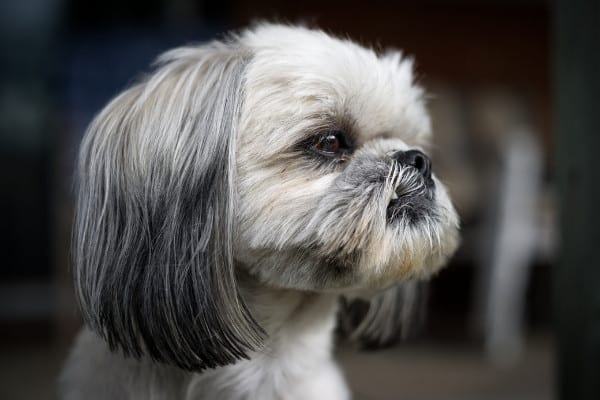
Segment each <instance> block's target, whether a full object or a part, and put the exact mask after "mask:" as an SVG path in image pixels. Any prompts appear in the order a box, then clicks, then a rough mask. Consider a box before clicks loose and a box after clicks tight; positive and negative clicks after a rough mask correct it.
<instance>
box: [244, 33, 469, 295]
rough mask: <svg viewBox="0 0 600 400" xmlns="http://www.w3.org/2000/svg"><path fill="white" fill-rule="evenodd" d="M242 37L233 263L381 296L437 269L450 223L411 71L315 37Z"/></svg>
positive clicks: (450, 243) (264, 276)
mask: <svg viewBox="0 0 600 400" xmlns="http://www.w3.org/2000/svg"><path fill="white" fill-rule="evenodd" d="M242 42H243V43H244V44H245V45H247V46H248V47H249V48H251V49H252V51H253V54H254V57H253V59H252V61H251V62H250V64H249V65H248V68H247V70H246V76H245V95H244V101H243V108H242V112H241V120H240V126H239V131H238V135H239V136H238V142H237V171H238V176H237V179H238V180H237V185H238V193H239V211H238V220H237V221H236V222H237V223H238V224H239V229H238V232H239V235H238V237H237V238H236V239H237V240H236V250H235V257H236V258H238V260H239V261H240V262H241V263H242V264H244V266H245V267H247V268H248V269H249V270H250V271H251V272H252V273H253V274H255V275H257V276H258V277H260V279H261V280H263V281H264V282H267V283H269V284H273V285H277V286H283V287H291V288H301V289H309V290H314V289H318V290H321V289H348V288H362V287H365V286H366V287H384V286H386V285H389V284H391V283H393V282H397V281H400V280H406V279H409V278H415V277H416V278H421V277H425V276H428V275H430V274H431V273H432V272H435V271H436V270H437V269H438V268H439V267H440V266H441V265H442V264H443V263H444V262H445V261H446V259H447V257H448V256H449V255H450V254H451V253H452V252H453V251H454V250H455V248H456V244H457V217H456V213H455V211H454V209H453V207H452V205H451V203H450V202H449V200H448V196H447V194H446V190H445V189H444V187H443V185H442V184H441V183H440V182H439V181H438V180H437V179H436V178H435V176H434V175H433V174H432V173H431V168H430V161H429V159H428V157H427V156H426V155H425V154H424V153H423V152H422V147H421V146H423V145H425V144H426V143H427V140H428V137H429V135H430V124H429V118H428V114H427V112H426V110H425V106H424V104H423V102H424V100H423V95H424V94H423V91H422V90H421V88H419V87H418V86H415V85H414V83H413V76H412V63H411V62H410V61H408V60H403V59H402V58H401V56H400V54H398V53H388V54H386V55H383V56H377V55H376V54H375V53H374V52H373V51H371V50H367V49H365V48H362V47H360V46H357V45H356V44H354V43H351V42H348V41H341V40H338V39H335V38H331V37H329V36H327V35H325V34H323V33H322V32H315V31H307V30H298V29H290V28H287V27H279V26H275V27H273V26H271V27H267V28H263V29H260V30H258V31H255V32H252V33H249V34H247V35H246V36H245V37H243V38H242Z"/></svg>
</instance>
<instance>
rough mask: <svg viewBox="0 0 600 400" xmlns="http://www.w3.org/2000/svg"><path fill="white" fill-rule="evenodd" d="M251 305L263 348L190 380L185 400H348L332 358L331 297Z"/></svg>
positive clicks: (290, 297) (289, 296)
mask: <svg viewBox="0 0 600 400" xmlns="http://www.w3.org/2000/svg"><path fill="white" fill-rule="evenodd" d="M260 297H261V299H256V298H255V299H254V301H256V303H255V304H261V303H262V304H264V306H262V307H261V306H258V307H257V309H256V310H257V312H258V314H259V318H260V319H261V321H262V323H263V326H264V327H265V330H266V331H267V332H269V338H270V339H269V340H268V343H267V346H266V347H265V348H264V349H263V350H262V351H261V352H257V353H254V354H252V356H251V359H250V360H244V361H241V362H238V363H236V364H234V365H231V366H226V367H222V368H218V369H216V370H212V371H208V372H205V373H202V374H197V375H195V376H194V377H193V378H192V381H191V382H190V386H189V389H188V396H187V398H188V399H189V400H197V399H203V398H211V399H213V398H215V399H219V398H223V399H333V400H336V399H348V398H349V397H350V396H349V392H348V389H347V388H346V384H345V382H344V378H343V376H342V374H341V372H340V371H339V369H338V367H337V365H336V364H335V362H334V360H333V359H332V356H331V350H332V334H333V329H334V326H335V312H336V308H337V307H336V304H337V299H336V298H335V296H329V295H311V296H306V295H298V294H295V293H283V294H273V293H269V294H266V295H265V294H264V293H261V295H260Z"/></svg>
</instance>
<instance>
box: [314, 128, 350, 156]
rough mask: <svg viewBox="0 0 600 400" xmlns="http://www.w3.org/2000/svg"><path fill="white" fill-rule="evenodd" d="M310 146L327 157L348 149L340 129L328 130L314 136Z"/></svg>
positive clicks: (342, 152)
mask: <svg viewBox="0 0 600 400" xmlns="http://www.w3.org/2000/svg"><path fill="white" fill-rule="evenodd" d="M310 148H311V150H313V151H315V152H317V153H319V154H322V155H324V156H327V157H336V156H338V155H341V154H344V153H346V152H348V151H349V150H350V146H349V145H348V140H347V139H346V135H345V134H344V132H341V131H330V132H325V133H322V134H320V135H316V136H314V137H313V138H312V140H311V143H310Z"/></svg>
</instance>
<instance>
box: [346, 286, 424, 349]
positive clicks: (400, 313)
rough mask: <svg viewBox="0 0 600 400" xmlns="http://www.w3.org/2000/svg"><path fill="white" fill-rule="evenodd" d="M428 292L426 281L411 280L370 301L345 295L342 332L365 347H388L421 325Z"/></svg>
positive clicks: (375, 296)
mask: <svg viewBox="0 0 600 400" xmlns="http://www.w3.org/2000/svg"><path fill="white" fill-rule="evenodd" d="M426 291H427V283H426V282H418V281H409V282H403V283H399V284H397V285H394V286H392V287H390V288H388V289H387V290H385V291H384V292H382V293H378V294H376V295H374V296H373V297H372V298H370V299H369V300H363V299H352V300H348V299H346V298H343V307H342V310H341V313H340V331H341V333H342V334H343V335H344V336H346V337H347V338H348V339H349V340H351V341H355V342H358V343H359V344H360V346H361V347H363V348H368V349H377V348H383V347H389V346H391V345H393V344H395V343H396V342H397V341H398V340H399V339H401V338H402V339H404V338H406V337H407V336H409V334H410V333H411V332H415V331H417V330H418V329H419V328H420V327H421V325H422V323H423V317H424V314H425V305H426V298H427V294H426Z"/></svg>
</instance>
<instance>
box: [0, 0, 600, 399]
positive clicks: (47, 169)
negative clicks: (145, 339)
mask: <svg viewBox="0 0 600 400" xmlns="http://www.w3.org/2000/svg"><path fill="white" fill-rule="evenodd" d="M597 3H598V2H596V1H589V0H588V1H583V0H580V1H575V2H567V1H561V0H557V1H556V2H554V3H551V2H549V1H545V0H520V1H519V0H506V1H500V0H487V1H485V0H479V1H477V0H453V1H450V0H420V1H416V0H405V1H396V2H384V1H378V0H373V1H370V2H367V3H365V2H361V1H354V0H345V1H339V0H318V1H317V0H304V1H298V2H287V3H286V2H276V1H272V0H254V1H248V0H222V1H211V0H204V1H195V0H171V1H169V0H144V1H142V0H133V1H124V0H87V1H76V0H3V1H2V2H0V50H1V51H0V54H2V61H1V62H0V187H1V188H2V192H1V197H0V221H1V223H0V226H1V229H0V246H1V247H0V252H1V253H0V254H1V258H0V260H1V261H0V399H53V398H55V397H56V395H55V379H56V377H57V374H58V373H59V371H60V368H61V365H62V362H63V360H64V357H65V355H66V354H67V352H68V348H69V345H70V343H71V340H72V338H73V336H74V334H75V333H76V332H77V330H78V328H79V326H80V320H79V318H78V315H77V310H76V306H75V302H74V299H73V293H72V287H71V278H70V270H69V268H70V267H69V235H70V225H71V220H72V190H71V189H72V176H73V165H74V159H75V155H76V151H77V148H78V144H79V142H80V140H81V137H82V134H83V132H84V129H85V127H86V125H87V124H88V123H89V122H90V120H91V118H92V117H93V115H94V114H95V113H96V112H98V111H99V110H100V109H101V107H102V106H103V105H104V104H106V102H107V101H108V100H109V99H110V98H111V97H113V96H114V95H116V94H117V93H118V92H119V91H121V90H122V89H123V88H125V87H126V86H127V85H128V84H130V83H131V82H132V81H133V80H134V79H135V78H136V77H139V76H140V74H141V73H142V72H144V71H147V70H148V65H149V63H150V62H151V61H152V60H153V59H154V58H155V57H156V56H157V55H158V54H159V53H160V52H162V51H164V50H166V49H169V48H171V47H174V46H177V45H182V44H186V43H190V42H202V41H205V40H209V39H211V38H214V37H217V36H218V35H221V34H222V33H223V32H224V31H227V30H229V29H238V28H241V27H243V26H246V25H247V24H249V23H252V22H253V21H256V20H261V19H269V20H279V21H290V22H305V23H307V24H309V25H311V26H317V27H321V28H324V29H326V30H328V31H330V32H332V33H336V34H342V35H348V36H349V37H351V38H353V39H355V40H358V41H359V42H361V43H364V44H373V45H374V46H375V47H376V48H385V47H395V48H401V49H403V51H404V52H405V54H409V55H412V56H413V57H414V58H415V60H416V65H417V71H418V80H419V82H421V83H422V84H423V85H424V86H425V87H426V88H427V90H428V92H429V93H430V94H431V100H430V103H429V108H430V110H431V112H432V115H433V125H434V133H435V146H434V148H433V152H434V154H433V159H434V170H435V171H436V172H437V174H438V175H440V176H441V178H442V179H443V180H444V181H445V182H446V183H447V185H448V187H449V189H450V191H451V195H452V197H453V199H454V201H455V204H456V206H457V209H458V210H459V213H460V215H461V219H462V235H463V244H462V247H461V248H460V250H459V251H458V253H457V254H456V256H455V257H454V258H453V260H452V262H451V265H450V267H449V268H447V269H445V270H444V271H443V272H442V273H440V274H439V276H437V277H436V278H435V279H434V280H433V281H432V282H431V284H430V286H429V296H428V302H427V319H426V322H425V324H424V326H423V327H422V329H421V330H420V331H419V332H418V334H415V335H413V336H411V337H410V338H408V339H407V340H405V341H403V342H401V343H399V344H397V345H395V346H394V347H392V348H390V349H386V350H381V351H370V352H368V351H356V350H355V349H353V348H350V346H348V345H342V346H341V347H340V349H339V351H338V358H339V359H340V361H341V363H342V366H343V368H344V371H345V373H346V375H347V378H348V381H349V383H350V386H351V387H352V390H353V392H354V395H355V398H356V399H396V398H399V399H405V400H406V399H408V400H434V399H466V400H470V399H477V400H481V399H511V400H513V399H527V400H537V399H540V400H541V399H559V398H560V399H569V400H571V399H583V398H586V399H587V398H589V399H592V398H594V399H598V398H600V389H599V385H600V384H599V383H598V382H599V381H600V328H599V327H600V324H599V323H598V320H599V319H600V313H599V310H600V296H598V295H597V294H598V293H600V286H599V285H598V270H600V265H599V263H598V256H597V255H596V254H595V252H594V249H593V247H594V245H595V243H600V241H599V240H598V239H599V237H598V229H597V228H596V226H597V225H596V223H598V222H600V221H599V218H598V214H597V211H596V210H595V205H596V204H597V203H594V202H595V201H597V202H600V200H599V196H598V191H597V189H596V188H593V187H594V182H596V181H595V179H596V178H597V177H598V174H597V172H594V171H595V170H596V169H594V170H593V171H592V170H591V169H590V168H589V166H591V165H593V161H594V149H596V148H598V147H597V145H598V144H599V143H598V139H597V136H598V129H600V123H599V122H598V116H597V114H598V111H600V110H598V109H596V108H597V107H598V104H600V102H598V100H599V99H598V93H600V85H599V83H600V81H599V79H598V77H596V76H594V74H595V73H597V72H598V71H600V61H599V58H598V57H599V56H598V54H600V51H598V50H600V49H599V48H598V44H599V41H600V28H599V25H600V8H599V7H600V6H599V5H598V4H597ZM573 4H576V5H575V6H573ZM563 94H564V96H563ZM561 194H562V198H563V199H564V198H567V197H568V199H569V201H567V202H565V201H562V202H561V201H560V199H561ZM559 204H562V205H563V206H562V207H563V211H564V210H566V211H565V212H563V219H562V220H563V221H565V220H566V221H567V222H564V223H563V224H562V225H561V224H559V222H558V221H559V219H558V218H557V215H558V211H559V208H560V207H559ZM565 215H566V217H565ZM560 232H562V233H563V235H561V234H560ZM565 232H566V233H565ZM560 237H562V238H563V240H562V242H561V240H559V238H560ZM570 238H572V239H570ZM561 243H562V244H561ZM559 248H562V253H561V254H562V256H560V257H559ZM569 257H571V258H569ZM553 282H554V283H553ZM553 288H554V289H553ZM553 291H554V292H555V293H558V296H553ZM590 315H592V317H591V318H590V317H589V316H590ZM582 332H591V333H589V335H588V334H587V333H586V334H585V335H584V336H582V337H581V340H579V338H580V336H578V335H580V334H581V333H582ZM563 361H564V363H563ZM586 385H587V386H586ZM569 393H570V394H571V395H569ZM578 394H579V395H578ZM596 395H597V396H598V397H595V396H596ZM586 396H588V397H586ZM589 396H591V397H589Z"/></svg>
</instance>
